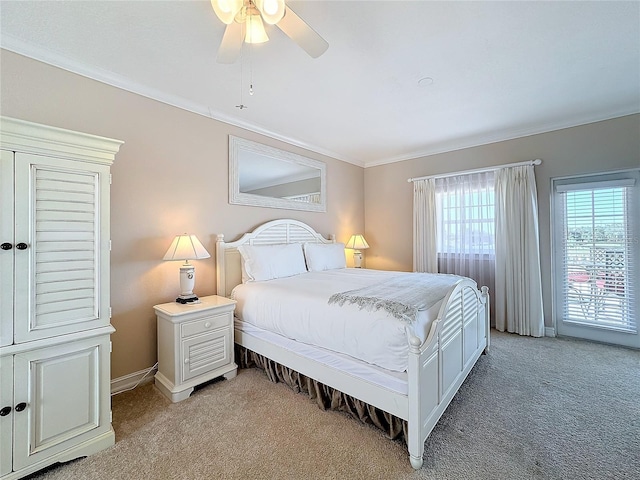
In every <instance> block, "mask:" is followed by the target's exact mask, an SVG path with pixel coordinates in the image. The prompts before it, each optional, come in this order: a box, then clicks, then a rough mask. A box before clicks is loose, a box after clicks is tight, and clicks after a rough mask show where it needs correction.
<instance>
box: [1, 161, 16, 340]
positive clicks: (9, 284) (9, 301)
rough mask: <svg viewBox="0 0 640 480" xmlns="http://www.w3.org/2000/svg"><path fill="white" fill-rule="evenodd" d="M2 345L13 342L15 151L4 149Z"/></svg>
mask: <svg viewBox="0 0 640 480" xmlns="http://www.w3.org/2000/svg"><path fill="white" fill-rule="evenodd" d="M0 245H1V246H2V248H0V346H4V345H11V344H12V343H13V255H14V251H15V249H14V241H13V152H12V151H9V150H0Z"/></svg>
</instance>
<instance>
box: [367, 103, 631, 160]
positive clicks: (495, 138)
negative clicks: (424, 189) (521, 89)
mask: <svg viewBox="0 0 640 480" xmlns="http://www.w3.org/2000/svg"><path fill="white" fill-rule="evenodd" d="M638 113H640V108H638V107H634V108H631V107H628V108H621V109H618V110H612V111H609V112H606V113H602V114H599V115H585V116H584V117H581V118H574V119H572V120H564V121H559V122H549V123H545V124H542V125H538V126H536V127H533V126H530V127H522V128H514V129H507V130H500V131H497V132H492V133H489V134H485V135H478V136H474V137H467V138H461V139H455V140H452V141H449V142H442V143H438V144H435V145H432V146H430V147H429V148H428V149H425V150H422V151H417V152H412V153H409V154H406V155H402V156H397V157H391V158H386V159H381V160H373V161H370V162H365V164H364V168H371V167H377V166H380V165H387V164H390V163H397V162H404V161H406V160H414V159H416V158H422V157H430V156H432V155H438V154H441V153H447V152H454V151H456V150H464V149H466V148H473V147H480V146H482V145H490V144H492V143H499V142H506V141H508V140H515V139H517V138H523V137H530V136H532V135H540V134H542V133H549V132H554V131H557V130H563V129H566V128H573V127H579V126H580V125H588V124H590V123H597V122H603V121H605V120H611V119H614V118H620V117H626V116H628V115H636V114H638Z"/></svg>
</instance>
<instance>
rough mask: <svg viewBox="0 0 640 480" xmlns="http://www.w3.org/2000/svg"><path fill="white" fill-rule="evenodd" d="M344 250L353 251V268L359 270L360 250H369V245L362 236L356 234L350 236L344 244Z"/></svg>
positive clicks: (360, 263) (360, 261)
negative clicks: (349, 249)
mask: <svg viewBox="0 0 640 480" xmlns="http://www.w3.org/2000/svg"><path fill="white" fill-rule="evenodd" d="M344 248H351V249H353V266H354V267H356V268H360V267H361V266H362V252H361V251H360V250H364V249H365V248H369V244H368V243H367V241H366V240H365V239H364V237H363V236H362V234H360V233H356V234H355V235H351V238H350V239H349V241H348V242H347V243H346V244H345V246H344Z"/></svg>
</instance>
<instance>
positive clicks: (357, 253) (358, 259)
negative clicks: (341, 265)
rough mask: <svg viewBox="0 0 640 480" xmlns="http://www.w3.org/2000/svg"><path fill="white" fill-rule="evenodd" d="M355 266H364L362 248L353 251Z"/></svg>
mask: <svg viewBox="0 0 640 480" xmlns="http://www.w3.org/2000/svg"><path fill="white" fill-rule="evenodd" d="M353 266H354V267H356V268H362V252H361V251H360V250H356V251H355V252H353Z"/></svg>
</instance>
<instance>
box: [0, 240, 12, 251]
mask: <svg viewBox="0 0 640 480" xmlns="http://www.w3.org/2000/svg"><path fill="white" fill-rule="evenodd" d="M0 248H2V250H11V249H12V248H13V245H11V244H10V243H8V242H4V243H3V244H2V245H0Z"/></svg>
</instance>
